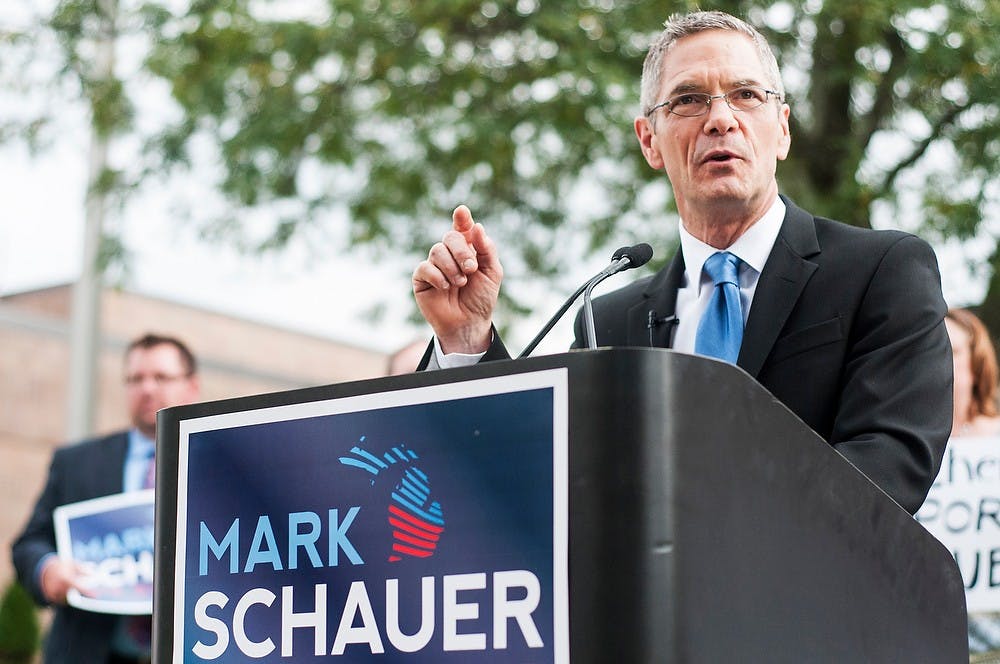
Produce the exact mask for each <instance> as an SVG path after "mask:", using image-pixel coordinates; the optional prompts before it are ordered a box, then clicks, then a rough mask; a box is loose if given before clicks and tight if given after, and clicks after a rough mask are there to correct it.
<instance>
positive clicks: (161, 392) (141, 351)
mask: <svg viewBox="0 0 1000 664" xmlns="http://www.w3.org/2000/svg"><path fill="white" fill-rule="evenodd" d="M125 392H126V395H127V401H128V413H129V419H130V420H131V422H132V425H133V426H134V427H135V428H137V429H138V430H139V431H141V432H142V433H144V434H146V435H147V436H149V437H150V438H152V437H154V436H155V435H156V411H158V410H160V409H161V408H169V407H171V406H183V405H185V404H189V403H193V402H195V401H197V400H198V392H199V389H198V378H197V376H191V375H189V374H188V371H187V367H185V366H184V362H183V361H182V359H181V355H180V353H179V352H178V351H177V349H176V348H175V347H174V346H172V345H170V344H159V345H157V346H153V347H152V348H135V349H133V350H132V351H131V352H130V353H129V354H128V356H127V357H126V358H125Z"/></svg>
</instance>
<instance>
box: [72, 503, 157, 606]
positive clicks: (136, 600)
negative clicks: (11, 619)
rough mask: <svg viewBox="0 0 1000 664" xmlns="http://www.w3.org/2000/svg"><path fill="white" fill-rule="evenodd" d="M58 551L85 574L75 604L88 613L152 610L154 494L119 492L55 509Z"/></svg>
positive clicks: (74, 597) (76, 594)
mask: <svg viewBox="0 0 1000 664" xmlns="http://www.w3.org/2000/svg"><path fill="white" fill-rule="evenodd" d="M53 517H54V519H55V529H56V548H57V550H58V552H59V557H60V558H61V559H63V560H66V561H70V562H73V563H76V564H77V565H78V566H79V567H80V568H81V569H82V570H83V572H84V580H83V583H82V584H81V585H82V587H83V588H82V592H81V591H77V590H70V592H69V594H68V595H67V598H66V599H67V601H68V602H69V604H70V605H72V606H75V607H77V608H80V609H86V610H88V611H97V612H100V613H117V614H123V615H143V614H145V615H149V614H151V613H152V611H153V490H152V489H148V490H145V491H132V492H129V493H120V494H116V495H112V496H105V497H103V498H95V499H93V500H85V501H82V502H79V503H72V504H70V505H63V506H62V507H58V508H56V510H55V512H54V514H53Z"/></svg>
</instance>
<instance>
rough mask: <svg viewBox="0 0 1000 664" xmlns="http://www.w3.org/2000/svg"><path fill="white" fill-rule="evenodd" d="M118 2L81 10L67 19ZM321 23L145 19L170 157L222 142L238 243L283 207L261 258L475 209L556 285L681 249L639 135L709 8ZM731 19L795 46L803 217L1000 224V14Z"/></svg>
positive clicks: (961, 1)
mask: <svg viewBox="0 0 1000 664" xmlns="http://www.w3.org/2000/svg"><path fill="white" fill-rule="evenodd" d="M94 1H95V0H90V2H89V3H88V2H85V1H84V0H72V1H70V0H63V1H62V2H60V3H59V7H60V9H59V11H57V12H56V14H55V19H58V18H59V17H60V16H65V15H66V14H67V13H69V14H70V15H71V16H72V15H73V13H72V12H68V9H67V8H71V7H75V8H78V9H79V8H82V7H84V6H86V5H94ZM180 4H183V3H180ZM303 4H305V5H307V6H309V7H310V8H311V9H310V12H301V15H293V14H291V13H290V12H291V11H293V10H292V9H289V8H288V6H287V5H286V3H280V2H267V1H264V0H190V2H189V4H188V6H186V7H184V8H183V9H184V11H180V10H179V8H178V7H179V3H176V2H172V3H168V2H165V1H147V2H145V3H144V4H142V5H138V4H137V5H134V7H133V9H132V10H131V12H130V15H131V16H137V17H141V18H142V20H143V21H144V25H145V30H146V33H147V34H148V35H150V37H151V39H150V43H151V45H152V46H151V49H150V51H149V56H148V59H147V61H146V73H147V74H149V75H153V76H156V77H158V78H160V79H162V80H163V81H166V82H167V83H168V85H169V86H170V91H171V95H172V98H173V99H174V101H176V103H177V104H178V106H179V109H180V114H179V116H178V120H177V121H176V122H174V123H172V124H171V125H170V126H169V127H165V128H164V129H163V131H162V132H161V133H160V134H158V135H157V136H156V137H155V140H154V141H152V142H151V143H150V146H151V148H152V150H153V151H152V153H151V154H154V155H156V156H157V158H158V159H160V160H162V161H161V162H158V163H165V164H168V165H183V164H185V163H189V162H190V161H192V160H193V159H195V158H196V156H197V155H196V154H195V153H196V152H197V150H198V149H204V148H205V146H206V145H207V146H209V147H210V148H211V152H213V153H214V154H217V155H219V158H220V163H221V168H220V171H219V172H220V173H221V175H220V176H219V182H218V184H219V188H220V190H221V191H222V192H223V193H224V194H225V196H226V197H227V199H228V200H229V201H230V202H231V203H232V207H231V210H232V213H231V214H230V215H229V216H228V217H227V218H226V219H222V220H216V221H217V222H219V224H218V226H217V227H218V228H221V229H222V230H223V231H231V230H234V229H235V230H239V229H240V228H241V227H243V226H244V225H245V224H244V220H245V219H246V218H247V216H248V215H249V214H250V213H251V212H260V211H263V212H264V216H266V217H268V218H269V219H271V220H272V223H271V225H270V227H269V229H268V232H267V233H266V234H265V235H264V236H263V237H258V240H257V242H256V246H257V247H258V248H280V247H282V246H284V245H285V244H286V243H287V242H288V241H289V240H291V239H292V238H294V237H296V236H297V235H299V234H302V233H310V232H315V231H322V230H323V229H324V226H326V225H328V224H331V219H335V218H336V215H334V214H333V212H334V211H338V210H340V211H346V212H347V213H348V218H349V219H350V222H349V223H350V228H351V231H350V239H351V242H353V243H357V244H366V243H368V244H375V245H376V246H381V247H388V248H391V249H393V250H394V251H401V252H406V251H411V252H414V254H416V253H422V252H423V251H425V250H426V247H427V246H428V244H429V243H430V242H432V241H433V240H434V239H436V238H437V236H439V235H440V233H441V232H442V230H443V229H444V228H445V227H446V225H447V223H448V218H449V213H450V210H451V209H452V208H453V207H454V206H455V205H456V204H457V203H459V202H464V203H467V204H468V205H469V206H470V207H471V208H472V210H473V213H474V214H475V215H476V217H477V218H479V219H481V220H483V221H486V222H488V223H489V224H490V229H491V233H492V234H493V235H494V236H496V237H497V239H498V242H499V243H501V244H502V246H503V247H504V250H505V253H504V256H505V263H506V264H507V266H508V273H509V274H518V273H522V274H523V273H525V272H534V273H536V274H540V275H549V276H551V275H553V274H555V273H556V272H557V271H558V270H560V269H562V268H565V267H566V265H565V261H578V260H580V258H581V257H582V256H585V255H586V253H587V252H588V251H589V250H592V249H595V248H598V247H602V246H606V245H607V244H608V243H609V242H610V243H613V244H620V243H622V241H628V240H630V239H632V238H642V239H646V240H650V241H653V242H655V243H657V244H660V245H661V246H663V245H665V244H668V243H669V241H670V239H671V238H672V237H673V235H674V233H673V222H671V221H670V220H669V219H670V216H671V214H670V210H671V201H670V197H669V190H668V187H667V186H666V184H665V182H664V181H663V180H664V176H663V175H662V174H658V173H654V172H652V171H651V170H650V169H649V168H648V167H647V166H646V164H645V163H644V162H643V161H642V158H641V155H640V153H639V150H638V148H637V145H636V142H635V138H634V135H633V130H632V119H633V118H634V116H635V114H636V113H637V111H638V101H637V99H638V80H639V74H640V71H641V62H642V57H643V53H644V50H645V47H646V46H647V44H648V42H649V39H650V38H651V37H652V36H653V35H654V34H656V32H658V30H659V26H660V24H661V23H662V21H663V20H664V18H666V16H667V15H668V14H669V13H671V12H674V11H687V10H690V9H694V8H696V7H697V6H698V5H699V4H700V3H693V2H683V1H679V0H674V1H672V2H663V3H653V2H641V1H624V0H623V1H615V0H562V1H560V2H542V1H541V0H448V1H447V2H443V1H438V0H422V1H417V0H336V1H334V0H315V2H313V3H312V4H311V5H310V4H309V3H299V4H298V5H296V6H297V7H301V6H302V5H303ZM711 8H717V9H722V10H725V11H729V12H731V13H733V14H736V15H738V16H743V17H746V18H748V19H749V20H750V21H751V22H753V23H755V24H756V25H758V26H760V27H761V28H762V29H763V30H764V32H765V33H766V34H767V35H768V37H769V38H770V39H771V40H772V43H773V44H774V46H775V48H776V50H777V51H778V56H779V60H780V61H781V62H782V65H783V71H784V73H785V79H786V86H787V88H788V93H789V95H788V100H789V103H790V104H791V106H792V135H793V140H792V151H791V155H790V157H789V159H788V161H787V162H785V163H783V164H782V165H781V167H780V171H779V179H780V181H781V183H782V188H783V190H784V191H785V192H786V193H788V194H790V195H791V196H792V197H793V198H794V199H795V200H796V201H797V202H799V203H800V204H802V205H804V206H806V207H808V208H810V209H812V210H815V211H816V212H818V213H821V214H824V215H827V216H830V217H834V218H837V219H842V220H844V221H846V222H848V223H852V224H857V225H863V226H865V225H871V224H872V220H873V219H875V220H876V224H877V225H893V226H903V227H905V228H908V229H911V230H918V231H922V232H924V233H926V234H928V237H929V238H930V239H932V240H942V239H945V238H958V239H959V240H969V239H972V238H976V237H977V236H978V237H981V236H982V235H983V234H984V233H988V229H987V228H985V224H988V223H996V221H997V220H996V218H995V217H996V212H995V211H994V210H996V208H997V206H996V204H997V196H998V191H997V184H996V178H995V177H993V176H994V174H995V173H997V166H998V164H997V160H998V158H1000V122H998V121H997V115H998V108H997V100H998V99H1000V41H998V40H997V39H996V38H995V33H996V28H997V27H998V26H1000V3H996V2H991V1H989V0H892V1H890V0H840V1H838V2H829V1H825V0H794V1H788V2H752V1H733V0H719V1H718V2H716V3H714V5H713V6H712V7H711ZM55 19H54V20H53V21H52V22H51V26H52V28H53V29H55V30H57V31H60V33H61V34H64V35H66V40H65V43H66V49H67V52H72V49H71V44H72V41H73V36H74V34H73V33H71V32H69V31H68V30H67V29H66V28H65V27H64V26H65V25H70V26H73V25H77V24H80V22H79V21H75V20H74V21H66V20H64V19H60V20H55ZM991 214H992V215H993V217H992V218H991V217H990V215H991ZM560 257H562V258H560ZM994 262H995V263H1000V253H997V254H995V259H994ZM512 268H513V269H512ZM987 274H988V273H984V278H985V277H986V276H987ZM990 299H991V300H997V301H1000V286H996V287H994V288H992V289H991V291H990ZM998 310H1000V307H998ZM996 329H1000V317H998V320H997V327H996Z"/></svg>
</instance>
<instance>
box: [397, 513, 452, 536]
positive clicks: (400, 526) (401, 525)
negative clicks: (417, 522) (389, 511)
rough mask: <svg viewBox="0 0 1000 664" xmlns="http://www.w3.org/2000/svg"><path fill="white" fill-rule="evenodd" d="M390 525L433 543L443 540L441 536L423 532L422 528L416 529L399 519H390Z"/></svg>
mask: <svg viewBox="0 0 1000 664" xmlns="http://www.w3.org/2000/svg"><path fill="white" fill-rule="evenodd" d="M389 524H390V525H391V526H393V527H394V528H396V529H397V530H405V531H406V532H408V533H410V534H411V535H415V536H417V537H422V538H423V539H425V540H429V541H431V542H436V541H438V540H439V539H441V537H440V536H439V535H435V534H434V533H430V532H427V531H426V530H421V529H420V528H415V527H413V526H411V525H410V524H408V523H406V522H405V521H400V520H399V519H396V518H393V517H391V516H390V517H389Z"/></svg>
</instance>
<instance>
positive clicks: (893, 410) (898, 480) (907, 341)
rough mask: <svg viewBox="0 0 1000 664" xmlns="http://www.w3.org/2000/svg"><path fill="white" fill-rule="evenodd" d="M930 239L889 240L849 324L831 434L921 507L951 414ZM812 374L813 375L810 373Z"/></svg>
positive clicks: (903, 499)
mask: <svg viewBox="0 0 1000 664" xmlns="http://www.w3.org/2000/svg"><path fill="white" fill-rule="evenodd" d="M946 311H947V308H946V305H945V302H944V298H943V297H942V295H941V277H940V274H939V272H938V267H937V260H936V258H935V256H934V253H933V251H932V250H931V248H930V246H929V245H927V243H925V242H924V241H922V240H920V239H919V238H916V237H913V236H905V237H903V238H902V239H900V240H898V241H897V242H895V243H894V244H893V245H892V246H890V247H889V248H888V250H887V251H886V252H885V254H884V255H883V257H882V260H881V262H880V264H879V266H878V268H877V270H876V271H875V273H874V275H873V277H872V279H871V282H870V284H869V287H868V290H867V292H866V293H865V295H864V298H863V300H862V302H861V306H860V309H859V311H858V312H857V315H856V318H855V320H854V325H853V328H852V330H851V331H850V335H851V339H850V346H849V350H848V354H847V357H846V362H845V365H844V368H843V379H842V386H843V387H842V390H841V401H840V404H839V405H838V407H837V409H836V413H837V414H836V419H835V421H834V426H833V431H832V434H831V437H830V443H831V444H833V446H834V447H835V448H836V449H837V450H838V451H839V452H840V453H841V454H843V455H844V456H845V457H846V458H847V459H848V460H849V461H851V463H853V464H854V465H855V466H856V467H857V468H858V469H859V470H861V471H862V472H863V473H865V474H866V475H868V477H869V478H871V479H872V480H873V481H874V482H875V484H877V485H878V486H880V487H881V488H882V489H883V490H884V491H885V492H886V493H888V494H889V495H890V496H892V497H893V498H894V499H895V500H896V502H898V503H899V504H900V505H901V506H902V507H904V508H905V509H906V510H908V511H909V512H910V513H911V514H913V513H915V512H916V511H917V510H918V509H919V508H920V505H921V504H922V503H923V501H924V498H925V497H926V495H927V492H928V490H929V489H930V487H931V484H932V483H933V482H934V478H935V477H936V475H937V472H938V469H939V468H940V465H941V459H942V457H943V455H944V448H945V444H946V443H947V441H948V437H949V435H950V433H951V422H952V372H953V368H952V360H951V344H950V343H949V340H948V333H947V330H946V328H945V325H944V315H945V313H946ZM804 378H805V379H808V377H804Z"/></svg>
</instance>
